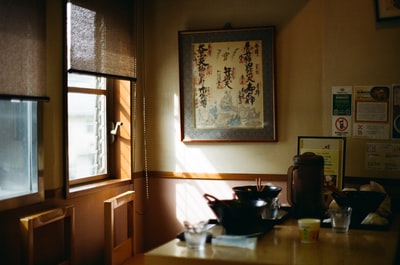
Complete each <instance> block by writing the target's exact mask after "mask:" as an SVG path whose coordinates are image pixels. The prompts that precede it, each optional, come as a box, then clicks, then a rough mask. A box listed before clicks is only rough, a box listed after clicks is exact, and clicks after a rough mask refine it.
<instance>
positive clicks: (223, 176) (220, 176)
mask: <svg viewBox="0 0 400 265" xmlns="http://www.w3.org/2000/svg"><path fill="white" fill-rule="evenodd" d="M143 175H144V174H143ZM148 176H149V177H151V178H183V179H210V180H254V179H255V178H261V179H263V180H268V181H286V180H287V176H286V174H285V175H284V174H255V173H251V174H245V173H197V172H167V171H149V172H148Z"/></svg>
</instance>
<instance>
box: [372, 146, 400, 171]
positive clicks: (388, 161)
mask: <svg viewBox="0 0 400 265" xmlns="http://www.w3.org/2000/svg"><path fill="white" fill-rule="evenodd" d="M365 163H366V165H365V167H366V168H367V169H373V170H388V171H398V170H400V144H389V143H367V146H366V159H365Z"/></svg>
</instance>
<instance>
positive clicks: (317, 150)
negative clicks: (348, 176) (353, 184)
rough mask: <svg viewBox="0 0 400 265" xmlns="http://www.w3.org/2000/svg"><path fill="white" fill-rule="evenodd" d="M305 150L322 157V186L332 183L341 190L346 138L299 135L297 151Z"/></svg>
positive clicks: (302, 151) (300, 152)
mask: <svg viewBox="0 0 400 265" xmlns="http://www.w3.org/2000/svg"><path fill="white" fill-rule="evenodd" d="M305 152H313V153H314V154H316V155H320V156H322V157H323V158H324V176H325V180H324V186H325V187H326V186H328V185H334V186H336V187H337V188H338V189H339V190H341V189H342V188H343V176H344V173H345V172H344V170H345V167H344V166H345V154H346V138H345V137H312V136H299V137H298V144H297V153H298V154H299V155H301V154H303V153H305ZM325 191H328V190H327V189H326V190H325Z"/></svg>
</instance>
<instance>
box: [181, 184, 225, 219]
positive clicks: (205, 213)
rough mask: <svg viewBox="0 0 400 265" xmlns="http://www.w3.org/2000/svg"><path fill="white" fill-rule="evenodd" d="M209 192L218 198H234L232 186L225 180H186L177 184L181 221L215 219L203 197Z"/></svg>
mask: <svg viewBox="0 0 400 265" xmlns="http://www.w3.org/2000/svg"><path fill="white" fill-rule="evenodd" d="M204 193H208V194H210V195H213V196H215V197H217V198H218V199H220V200H222V199H232V198H233V192H232V188H231V187H230V186H229V185H228V184H227V183H226V182H225V181H209V180H208V181H207V180H185V181H184V182H182V183H178V184H176V194H175V197H176V218H177V220H178V221H179V222H180V223H183V221H185V220H188V221H191V222H198V221H201V220H208V219H215V218H216V217H215V215H214V213H213V212H212V210H211V209H210V207H209V206H208V204H207V200H206V199H205V198H204V197H203V195H204Z"/></svg>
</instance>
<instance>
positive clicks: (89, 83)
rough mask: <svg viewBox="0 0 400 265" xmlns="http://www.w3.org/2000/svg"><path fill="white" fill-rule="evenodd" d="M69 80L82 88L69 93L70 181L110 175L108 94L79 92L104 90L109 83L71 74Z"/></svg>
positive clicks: (92, 77)
mask: <svg viewBox="0 0 400 265" xmlns="http://www.w3.org/2000/svg"><path fill="white" fill-rule="evenodd" d="M68 77H71V78H69V82H68V84H69V85H80V86H81V87H79V88H77V87H74V88H73V91H74V92H68V172H69V180H70V181H71V180H77V179H83V178H88V177H94V176H101V175H105V174H107V173H108V172H107V115H106V114H107V99H106V95H105V94H98V93H87V90H84V89H82V92H79V90H80V89H81V88H82V87H85V88H93V89H105V83H106V82H105V80H104V78H97V77H94V76H85V75H74V74H69V75H68ZM97 86H99V87H97ZM102 86H104V87H102ZM71 88H72V87H69V89H71Z"/></svg>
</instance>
